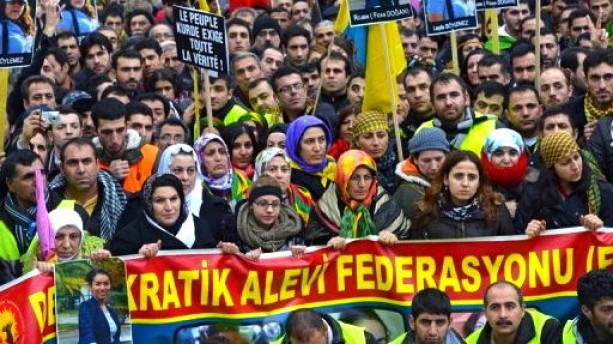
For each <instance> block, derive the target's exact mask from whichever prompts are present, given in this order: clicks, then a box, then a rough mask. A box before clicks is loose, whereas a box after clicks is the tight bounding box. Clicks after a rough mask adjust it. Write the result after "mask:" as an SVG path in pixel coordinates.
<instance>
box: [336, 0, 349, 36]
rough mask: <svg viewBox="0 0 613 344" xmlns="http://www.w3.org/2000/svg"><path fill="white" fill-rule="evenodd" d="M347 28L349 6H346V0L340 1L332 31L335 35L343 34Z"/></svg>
mask: <svg viewBox="0 0 613 344" xmlns="http://www.w3.org/2000/svg"><path fill="white" fill-rule="evenodd" d="M347 26H349V6H348V5H347V0H342V1H341V7H340V8H339V10H338V15H337V16H336V21H335V22H334V31H336V33H343V31H345V29H346V28H347Z"/></svg>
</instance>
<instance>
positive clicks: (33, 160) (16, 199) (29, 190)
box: [0, 149, 88, 276]
mask: <svg viewBox="0 0 613 344" xmlns="http://www.w3.org/2000/svg"><path fill="white" fill-rule="evenodd" d="M36 170H41V171H43V173H42V182H43V189H46V188H47V179H46V178H45V174H44V169H43V162H42V161H41V160H40V157H39V156H38V155H37V154H36V153H34V152H33V151H31V150H29V149H20V150H16V151H14V152H12V153H11V154H9V155H8V156H7V158H6V160H5V161H4V162H3V164H2V170H1V171H0V180H2V185H4V186H3V187H2V197H4V199H3V200H2V201H1V202H0V203H1V204H0V237H1V238H2V240H0V259H4V260H6V261H7V262H8V263H9V264H10V270H11V273H12V274H13V275H14V276H20V275H21V274H22V273H23V272H26V271H24V269H25V270H28V268H30V267H31V264H32V263H34V260H35V258H36V252H37V250H36V247H37V246H38V240H34V238H35V237H36V177H35V176H36ZM44 197H45V203H46V206H47V209H48V210H49V211H51V210H53V209H55V208H57V207H61V208H69V209H74V210H76V211H77V212H78V213H79V215H80V216H81V218H82V220H83V223H86V222H87V220H88V218H87V214H85V212H84V211H83V209H82V208H81V207H79V206H78V205H75V204H74V202H70V201H65V200H62V198H61V197H60V195H58V194H56V193H54V192H48V193H46V194H45V196H44Z"/></svg>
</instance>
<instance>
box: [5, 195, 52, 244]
mask: <svg viewBox="0 0 613 344" xmlns="http://www.w3.org/2000/svg"><path fill="white" fill-rule="evenodd" d="M45 197H46V198H45V202H48V201H49V195H48V194H47V195H46V196H45ZM4 208H5V209H6V211H7V212H8V213H9V215H10V216H11V218H12V219H13V221H15V225H14V228H15V229H14V233H15V239H17V245H18V246H19V252H26V250H27V249H28V246H30V243H31V242H32V239H33V238H34V236H35V235H36V206H32V207H29V208H28V209H25V210H21V209H19V206H18V205H17V203H16V202H15V200H14V199H13V194H12V193H9V194H8V195H7V196H6V199H5V201H4Z"/></svg>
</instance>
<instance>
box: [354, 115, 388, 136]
mask: <svg viewBox="0 0 613 344" xmlns="http://www.w3.org/2000/svg"><path fill="white" fill-rule="evenodd" d="M379 130H385V131H387V130H389V123H388V122H387V116H386V115H385V114H384V113H381V112H379V111H375V110H373V111H366V112H362V113H361V114H359V115H358V117H357V118H356V119H355V124H354V125H353V140H354V141H357V139H358V137H360V135H362V134H366V133H371V132H374V131H379Z"/></svg>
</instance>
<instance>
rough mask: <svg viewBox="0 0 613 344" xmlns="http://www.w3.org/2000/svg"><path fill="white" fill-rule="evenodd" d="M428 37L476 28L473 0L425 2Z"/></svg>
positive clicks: (475, 8)
mask: <svg viewBox="0 0 613 344" xmlns="http://www.w3.org/2000/svg"><path fill="white" fill-rule="evenodd" d="M425 3H426V4H425V13H426V32H427V33H428V36H434V35H442V34H446V33H449V32H453V31H459V30H465V29H474V28H476V27H477V7H476V5H475V0H466V1H463V0H425Z"/></svg>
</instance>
